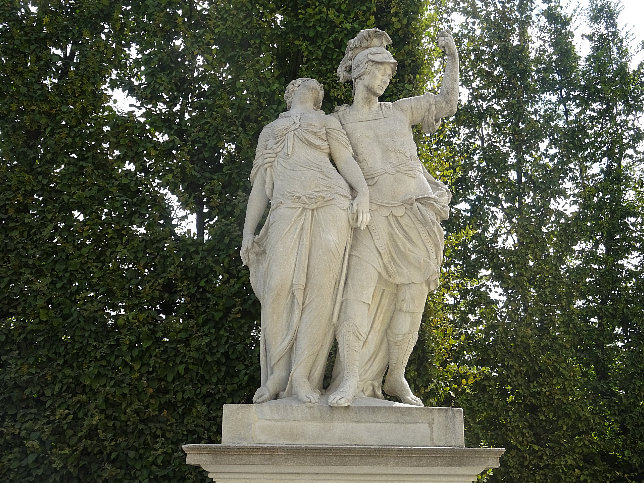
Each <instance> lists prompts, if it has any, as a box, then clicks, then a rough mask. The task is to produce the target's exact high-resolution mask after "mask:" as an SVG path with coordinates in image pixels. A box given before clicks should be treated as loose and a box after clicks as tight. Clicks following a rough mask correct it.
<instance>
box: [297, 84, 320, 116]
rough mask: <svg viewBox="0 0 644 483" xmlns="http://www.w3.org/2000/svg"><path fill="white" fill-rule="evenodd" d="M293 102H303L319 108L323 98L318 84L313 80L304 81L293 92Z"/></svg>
mask: <svg viewBox="0 0 644 483" xmlns="http://www.w3.org/2000/svg"><path fill="white" fill-rule="evenodd" d="M293 103H297V104H303V105H306V106H309V107H311V109H319V108H320V105H321V104H322V99H321V93H320V89H319V87H318V85H317V84H316V83H315V82H313V81H307V82H304V83H302V85H301V86H300V87H298V89H297V90H296V91H295V92H294V93H293Z"/></svg>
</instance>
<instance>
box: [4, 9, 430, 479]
mask: <svg viewBox="0 0 644 483" xmlns="http://www.w3.org/2000/svg"><path fill="white" fill-rule="evenodd" d="M425 8H426V4H425V2H420V1H404V2H401V1H393V2H388V1H378V2H353V3H351V4H349V3H348V2H345V1H336V2H326V3H325V4H320V3H319V2H299V3H294V2H284V3H277V4H276V3H275V2H263V1H261V2H254V3H252V4H251V3H248V2H240V1H233V2H227V3H226V2H205V1H196V0H193V1H178V0H167V1H165V0H164V1H159V2H131V1H127V0H123V1H118V2H97V1H94V0H77V1H71V0H70V1H57V2H27V1H19V0H12V1H9V2H4V3H2V6H0V19H1V20H0V60H1V64H0V81H1V82H0V94H1V95H0V156H1V158H2V164H1V166H0V173H1V176H0V183H2V185H1V186H2V188H1V189H0V213H1V215H0V224H1V228H0V242H1V243H2V246H3V251H2V254H1V255H0V347H1V349H0V361H1V362H0V408H1V409H0V421H1V425H0V426H1V428H0V434H1V437H0V440H1V441H2V443H1V446H2V456H1V457H0V478H1V479H2V480H6V481H33V480H35V479H38V480H43V479H44V480H46V481H66V482H67V481H89V480H91V481H106V480H117V481H149V480H155V481H157V480H159V481H204V480H205V475H203V474H202V472H201V471H200V470H199V469H196V468H191V467H188V466H186V465H185V463H184V461H185V459H184V455H183V453H182V451H181V449H180V445H181V444H182V443H185V442H195V443H196V442H217V441H218V439H219V437H220V434H219V431H220V424H221V407H222V405H223V404H224V403H226V402H231V403H232V402H234V403H240V402H248V401H249V399H250V397H251V396H252V393H253V392H254V390H255V389H256V387H257V385H258V378H259V367H258V357H257V347H256V345H257V331H258V319H259V310H258V309H259V306H258V303H257V301H256V300H255V298H254V296H253V295H252V293H251V289H250V284H249V282H248V275H247V272H246V271H245V270H243V269H242V267H241V262H240V260H239V257H238V251H239V244H240V243H241V227H242V222H243V212H244V209H245V203H246V196H247V193H248V192H249V188H250V187H249V184H248V181H247V179H248V174H249V172H250V168H251V165H252V159H253V153H254V148H255V143H256V138H257V135H258V133H259V131H260V129H261V127H262V126H263V125H264V124H266V123H268V122H269V121H271V120H272V119H274V117H275V116H276V115H277V113H278V112H279V111H281V110H283V109H284V107H283V102H282V100H281V98H282V95H283V90H284V87H285V85H286V84H287V82H288V81H290V80H291V79H293V78H295V77H298V76H310V77H317V78H318V79H320V80H321V81H323V82H324V83H325V84H326V86H327V97H326V101H325V105H324V107H325V108H326V109H327V111H328V110H329V109H330V108H331V107H332V106H335V105H337V104H340V103H342V102H347V101H348V100H349V99H350V88H348V87H346V86H345V87H340V86H339V85H337V83H336V81H335V76H334V72H335V69H336V67H337V64H338V63H339V61H340V59H341V58H342V56H343V53H344V48H345V45H346V41H347V39H349V38H351V37H353V36H354V35H355V34H356V32H357V31H358V30H360V29H361V28H366V27H373V26H376V25H378V26H380V27H381V28H385V29H389V30H390V31H391V32H392V37H393V38H394V42H395V43H396V45H397V46H398V47H397V48H398V50H397V51H396V56H397V58H398V60H399V61H400V64H401V65H400V69H399V75H398V81H397V82H398V84H397V85H396V86H395V89H394V90H392V95H399V93H400V92H403V91H404V92H406V93H408V94H411V93H412V91H413V89H414V88H416V87H417V86H418V84H417V79H416V73H417V70H418V69H420V65H421V62H422V54H418V53H417V52H416V50H415V46H416V45H418V44H417V43H415V40H414V39H416V38H420V37H419V36H420V34H421V28H420V26H419V25H420V24H419V22H420V21H421V16H422V13H423V12H424V11H425ZM407 58H409V62H407V60H406V59H407ZM111 89H120V90H122V91H123V92H125V93H127V94H128V95H129V98H130V102H131V103H132V104H133V105H135V106H136V111H135V112H136V114H134V113H125V112H121V111H119V110H118V109H117V108H115V107H113V106H112V103H111ZM396 89H399V90H396ZM175 200H177V201H176V202H177V203H178V204H179V207H180V208H181V209H182V210H187V211H188V212H190V213H194V214H195V215H196V218H197V233H196V234H194V236H193V235H192V234H187V233H182V232H181V231H180V230H179V229H178V226H177V221H176V214H175V207H174V206H173V205H174V204H175Z"/></svg>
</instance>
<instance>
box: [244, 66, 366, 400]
mask: <svg viewBox="0 0 644 483" xmlns="http://www.w3.org/2000/svg"><path fill="white" fill-rule="evenodd" d="M323 95H324V91H323V89H322V86H321V85H320V84H319V83H318V82H317V81H316V80H314V79H307V78H303V79H297V80H295V81H293V82H291V83H290V84H289V85H288V87H287V89H286V94H285V96H284V97H285V100H286V104H287V108H288V110H287V112H284V113H282V114H281V115H280V117H279V118H278V119H277V120H275V121H273V122H272V123H270V124H268V125H267V126H266V127H265V128H264V129H263V131H262V133H261V134H260V137H259V140H258V143H257V153H256V157H255V161H254V163H253V169H252V172H251V183H252V185H253V187H252V191H251V194H250V197H249V200H248V207H247V210H246V221H245V223H244V238H243V242H242V249H241V256H242V260H243V261H244V263H245V264H247V265H248V266H249V268H250V271H251V282H252V284H253V290H254V291H255V294H256V295H257V297H258V298H259V300H260V302H261V304H262V312H261V317H262V320H261V339H260V363H261V371H262V374H261V380H262V385H261V387H260V388H259V389H258V390H257V392H256V393H255V397H254V398H253V401H254V402H255V403H261V402H265V401H269V400H271V399H274V398H275V397H278V396H280V397H285V396H291V395H295V396H297V397H298V398H299V399H300V400H301V401H302V402H305V403H316V402H318V400H319V396H320V391H321V389H322V378H323V375H324V368H325V365H326V359H327V356H328V352H329V348H330V346H331V343H332V341H333V332H334V327H333V326H334V321H333V320H332V314H333V311H334V306H335V304H336V298H337V292H338V290H340V289H341V287H340V285H341V284H340V278H341V277H340V275H341V272H342V266H343V260H344V259H345V252H346V251H347V250H348V241H349V238H350V233H351V224H352V223H353V225H354V226H357V227H359V228H361V229H364V227H365V226H366V225H367V223H368V221H369V192H368V189H367V184H366V182H365V180H364V177H363V175H362V172H361V171H360V168H359V167H358V164H357V163H356V161H355V160H354V159H353V152H352V150H351V146H350V144H349V141H348V139H347V137H346V134H345V133H344V131H343V130H342V127H341V126H340V123H339V122H338V120H337V119H335V118H333V117H331V116H327V115H325V114H324V113H323V112H322V111H320V106H321V104H322V97H323ZM331 158H333V161H334V162H335V166H337V170H336V168H335V167H334V166H333V164H332V163H331ZM350 187H351V188H353V190H354V191H355V192H356V193H357V195H356V196H355V199H352V197H351V189H350ZM269 201H270V211H269V214H268V217H267V219H266V222H265V223H264V226H263V227H262V229H261V232H260V233H259V235H258V236H257V237H255V230H256V228H257V225H258V223H259V221H260V219H261V217H262V215H263V213H264V211H265V209H266V207H267V205H268V203H269ZM350 218H352V220H350Z"/></svg>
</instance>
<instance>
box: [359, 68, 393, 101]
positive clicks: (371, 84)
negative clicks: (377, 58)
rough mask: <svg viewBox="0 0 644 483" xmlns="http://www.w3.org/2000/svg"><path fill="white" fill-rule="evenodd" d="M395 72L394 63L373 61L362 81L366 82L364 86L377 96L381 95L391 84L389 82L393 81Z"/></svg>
mask: <svg viewBox="0 0 644 483" xmlns="http://www.w3.org/2000/svg"><path fill="white" fill-rule="evenodd" d="M393 74H394V69H393V66H392V64H389V63H384V62H373V63H371V64H370V65H369V67H368V68H367V71H366V72H365V73H364V75H363V76H362V79H361V81H362V82H363V83H364V87H365V89H367V91H368V92H369V93H371V94H372V95H374V96H376V97H380V96H381V95H383V94H384V92H385V90H386V89H387V87H388V86H389V82H390V81H391V77H392V76H393Z"/></svg>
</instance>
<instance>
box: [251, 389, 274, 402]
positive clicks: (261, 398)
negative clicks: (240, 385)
mask: <svg viewBox="0 0 644 483" xmlns="http://www.w3.org/2000/svg"><path fill="white" fill-rule="evenodd" d="M274 397H275V394H271V391H270V390H269V389H268V387H266V386H262V387H260V388H259V389H258V390H257V391H255V396H253V402H254V403H255V404H260V403H263V402H267V401H270V400H271V399H273V398H274Z"/></svg>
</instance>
